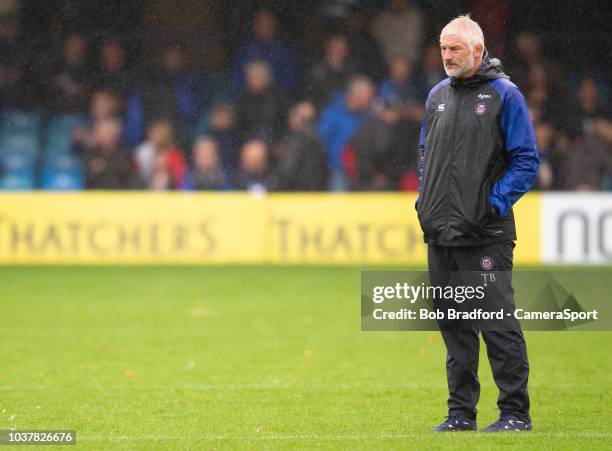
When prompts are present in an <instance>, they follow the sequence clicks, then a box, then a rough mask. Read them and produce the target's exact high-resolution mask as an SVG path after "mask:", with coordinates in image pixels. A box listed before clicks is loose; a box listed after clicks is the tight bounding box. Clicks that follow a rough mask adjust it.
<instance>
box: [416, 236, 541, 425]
mask: <svg viewBox="0 0 612 451" xmlns="http://www.w3.org/2000/svg"><path fill="white" fill-rule="evenodd" d="M514 246H515V244H514V242H513V241H504V242H499V243H494V244H488V245H483V246H469V247H446V246H431V245H430V246H429V248H428V263H429V273H430V279H431V283H432V284H439V285H443V284H445V283H447V282H448V279H449V277H451V272H453V271H480V272H482V273H485V272H487V271H485V270H483V266H484V267H487V265H490V264H491V262H493V264H494V268H493V270H494V271H503V273H502V276H503V275H504V274H506V275H507V276H508V277H509V278H510V280H508V281H506V282H507V283H505V284H502V285H500V286H501V288H499V286H498V289H500V290H501V291H500V292H499V293H498V294H497V296H500V297H502V298H501V299H500V303H505V304H506V305H507V304H508V303H511V305H512V308H513V307H514V292H513V290H512V285H511V274H512V257H513V251H514ZM483 259H484V260H483ZM452 274H456V273H452ZM465 321H471V320H465ZM465 321H464V323H465ZM512 321H514V322H513V323H511V325H510V327H505V328H503V329H501V330H485V328H482V330H481V327H479V324H478V322H477V321H475V320H474V321H471V323H470V324H468V325H467V327H466V324H463V325H462V327H460V328H448V327H442V325H440V326H441V327H440V329H441V333H442V337H443V339H444V344H445V345H446V350H447V355H446V378H447V383H448V391H449V399H448V411H449V414H454V413H461V414H463V415H466V416H467V417H469V418H476V404H477V403H478V400H479V398H480V382H479V380H478V357H479V349H480V338H479V333H482V336H483V340H484V342H485V344H486V346H487V356H488V358H489V363H490V364H491V370H492V371H493V378H494V379H495V384H496V385H497V388H498V389H499V397H498V399H497V406H498V408H499V410H500V412H501V413H502V414H513V415H516V416H517V417H518V418H520V419H521V420H523V421H528V422H529V421H531V419H530V416H529V394H528V392H527V379H528V377H529V362H528V360H527V347H526V344H525V338H524V336H523V332H522V331H521V327H520V324H519V322H518V321H516V320H512Z"/></svg>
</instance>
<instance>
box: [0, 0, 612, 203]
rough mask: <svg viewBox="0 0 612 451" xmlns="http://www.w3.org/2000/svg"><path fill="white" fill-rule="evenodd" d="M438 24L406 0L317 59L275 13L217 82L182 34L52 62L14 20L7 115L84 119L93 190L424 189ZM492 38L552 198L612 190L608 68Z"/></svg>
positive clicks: (0, 45)
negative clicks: (285, 31) (422, 143)
mask: <svg viewBox="0 0 612 451" xmlns="http://www.w3.org/2000/svg"><path fill="white" fill-rule="evenodd" d="M502 3H503V2H502ZM473 17H474V19H475V20H477V21H478V20H479V17H478V15H477V14H476V13H475V14H474V16H473ZM483 20H484V19H483ZM424 21H425V17H424V13H423V11H422V10H421V9H420V8H419V6H418V5H416V4H413V3H411V2H409V1H407V0H391V1H389V2H388V3H387V5H386V7H385V8H383V9H380V10H379V11H378V12H377V13H376V14H374V15H372V17H367V18H366V20H360V21H357V20H354V18H353V17H349V18H347V19H346V20H345V21H344V23H341V24H339V25H338V26H335V27H333V28H332V29H330V30H328V32H327V34H326V36H325V39H324V40H323V45H322V48H320V51H319V53H318V56H317V57H316V58H312V59H309V60H308V61H306V59H305V58H303V57H302V55H301V54H300V52H299V51H298V50H297V47H296V46H295V45H292V44H290V43H289V42H286V41H285V40H284V39H283V37H282V36H281V33H280V32H279V18H278V17H276V16H275V15H274V14H273V13H271V12H270V11H267V10H260V11H257V12H256V13H255V15H254V17H253V20H252V34H251V38H250V39H249V40H247V41H246V42H244V43H243V44H242V45H241V46H240V48H239V49H238V51H237V52H236V54H235V55H234V56H233V57H232V62H231V64H230V67H229V68H228V70H227V71H225V72H223V73H219V72H218V71H216V72H214V73H212V72H209V71H208V70H207V68H206V67H200V65H198V64H194V61H193V60H192V59H191V58H190V54H189V52H188V51H186V46H185V45H184V42H181V41H180V40H176V41H170V42H167V43H165V45H163V46H161V47H160V48H159V50H158V52H159V54H158V55H157V56H158V57H157V58H156V59H155V64H152V65H151V64H148V65H143V64H140V62H138V63H137V62H135V61H134V60H133V58H131V55H130V52H129V51H128V50H127V48H126V44H125V42H124V41H122V39H121V38H120V37H119V36H112V35H111V36H102V37H98V38H97V39H91V38H90V37H87V36H86V35H85V34H82V33H74V32H73V33H67V34H66V35H65V37H64V38H63V41H62V43H61V49H60V50H59V51H58V52H55V53H54V52H52V51H49V52H48V53H45V54H43V55H41V54H40V52H32V51H31V49H29V48H28V36H25V35H24V34H23V33H21V30H20V23H19V20H18V18H17V17H15V16H12V17H5V18H3V19H2V20H1V23H0V105H1V107H2V109H3V110H14V109H17V110H20V111H32V110H36V111H40V110H42V111H44V112H45V114H48V115H56V114H57V115H60V114H61V115H76V116H78V117H82V121H81V122H80V123H79V124H78V126H77V127H76V128H75V129H74V130H71V131H70V133H71V137H70V142H71V152H72V153H73V155H74V156H75V157H77V158H78V159H79V161H81V162H82V169H83V176H84V184H85V187H86V188H88V189H130V188H136V189H151V190H249V191H255V192H264V191H328V190H331V191H347V190H351V191H378V190H416V189H417V186H418V173H417V164H416V157H417V145H418V137H419V129H420V125H421V119H422V116H423V110H424V103H425V99H426V97H427V93H428V91H429V90H430V89H431V88H432V87H433V86H435V85H436V84H437V83H438V82H439V81H440V80H442V79H443V78H445V77H446V75H445V74H444V70H443V66H442V61H441V58H440V51H439V45H438V43H437V42H436V40H435V35H431V36H428V34H427V33H426V32H425V26H424ZM500 27H501V26H500ZM485 29H486V27H485ZM430 34H431V33H430ZM489 38H490V45H489V43H488V41H487V39H489ZM500 40H505V41H504V42H508V41H509V42H511V44H510V45H509V46H508V45H506V47H508V49H506V50H505V52H503V48H504V46H503V45H501V44H500ZM485 42H486V43H487V45H488V47H489V50H490V52H491V54H492V56H494V57H500V58H501V59H502V63H503V65H504V68H505V70H506V72H507V73H508V74H509V75H510V76H511V79H512V80H513V81H514V82H515V83H516V84H517V85H518V86H519V87H520V88H521V90H522V92H523V93H524V95H525V98H526V99H527V103H528V105H529V110H530V114H531V117H532V120H533V123H534V126H535V131H536V138H537V146H538V151H539V153H540V158H541V169H540V173H539V176H538V182H537V188H538V189H541V190H612V122H611V118H610V111H609V109H608V105H609V96H610V93H609V92H608V90H609V80H608V79H606V76H607V73H606V72H605V70H606V67H605V66H604V67H601V68H599V70H598V68H591V69H590V70H589V71H585V70H581V68H568V67H564V66H563V64H562V63H563V61H560V60H557V59H555V55H551V54H548V53H547V52H546V49H545V48H544V45H543V41H542V39H541V37H540V36H539V35H538V34H536V33H532V32H521V33H518V34H516V35H515V36H512V37H511V38H510V37H506V35H505V34H503V33H502V34H501V36H498V35H492V36H488V35H487V34H485ZM496 52H498V53H496ZM500 53H502V54H500ZM603 64H606V63H605V62H603Z"/></svg>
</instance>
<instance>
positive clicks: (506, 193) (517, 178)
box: [489, 86, 540, 218]
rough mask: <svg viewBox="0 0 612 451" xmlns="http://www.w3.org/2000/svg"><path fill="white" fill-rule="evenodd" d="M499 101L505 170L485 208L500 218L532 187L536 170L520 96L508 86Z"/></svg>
mask: <svg viewBox="0 0 612 451" xmlns="http://www.w3.org/2000/svg"><path fill="white" fill-rule="evenodd" d="M503 98H504V105H503V110H502V115H501V129H502V134H503V139H504V141H505V144H506V151H507V152H508V159H509V167H508V171H506V173H505V174H504V176H503V177H502V178H501V179H500V180H499V181H498V182H497V183H495V185H493V188H492V189H491V193H490V195H489V204H490V205H491V206H493V207H495V208H496V209H497V211H498V215H499V217H501V218H503V217H505V216H506V215H507V214H508V213H509V212H510V209H511V208H512V205H514V203H515V202H516V201H517V200H519V199H520V198H521V196H522V195H523V194H525V193H526V192H527V191H529V190H530V189H531V188H532V187H533V185H534V183H535V179H536V174H537V172H538V168H539V166H540V161H539V158H538V152H537V149H536V144H535V133H534V131H533V126H532V125H531V119H530V118H529V113H528V111H527V104H526V103H525V99H524V98H523V95H522V94H521V93H520V92H519V90H518V89H517V88H516V87H514V86H512V88H510V89H508V90H507V91H506V92H505V93H504V95H503Z"/></svg>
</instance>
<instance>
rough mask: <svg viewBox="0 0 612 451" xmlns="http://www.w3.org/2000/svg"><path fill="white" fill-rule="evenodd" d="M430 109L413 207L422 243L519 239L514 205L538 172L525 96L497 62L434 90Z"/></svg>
mask: <svg viewBox="0 0 612 451" xmlns="http://www.w3.org/2000/svg"><path fill="white" fill-rule="evenodd" d="M425 105H426V107H425V108H426V111H425V116H424V118H423V124H422V127H421V138H420V145H419V150H420V154H421V159H420V163H419V172H420V174H421V177H420V179H419V197H418V200H417V204H416V207H417V213H418V217H419V222H420V224H421V228H422V229H423V233H424V238H425V242H426V243H428V244H431V245H440V246H473V245H483V244H488V243H493V242H497V241H504V240H515V239H516V230H515V225H514V214H513V212H512V206H513V205H514V203H515V202H516V201H517V200H518V199H519V198H520V197H521V196H522V195H523V194H525V193H526V192H527V191H529V190H530V189H531V188H532V187H533V184H534V182H535V178H536V173H537V170H538V167H539V160H538V154H537V150H536V145H535V134H534V131H533V127H532V124H531V120H530V119H529V115H528V112H527V105H526V103H525V99H524V98H523V95H522V94H521V93H520V91H519V90H518V88H517V87H516V86H515V85H514V84H513V83H512V82H511V81H510V80H509V78H508V77H507V76H506V75H505V74H504V73H503V71H502V68H501V64H500V62H499V60H497V59H488V58H485V61H484V62H483V63H482V64H481V66H480V68H479V69H478V71H477V72H476V74H475V75H474V76H472V77H470V78H452V77H451V78H447V79H445V80H443V81H442V82H440V83H439V84H438V85H436V86H435V87H434V88H433V89H432V90H431V91H430V93H429V95H428V97H427V102H426V104H425ZM492 207H494V208H492ZM492 211H493V212H495V213H492Z"/></svg>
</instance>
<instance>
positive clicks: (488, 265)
mask: <svg viewBox="0 0 612 451" xmlns="http://www.w3.org/2000/svg"><path fill="white" fill-rule="evenodd" d="M494 266H495V260H493V259H492V258H491V257H482V258H481V259H480V267H481V268H482V269H483V270H485V271H491V270H492V269H493V267H494Z"/></svg>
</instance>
